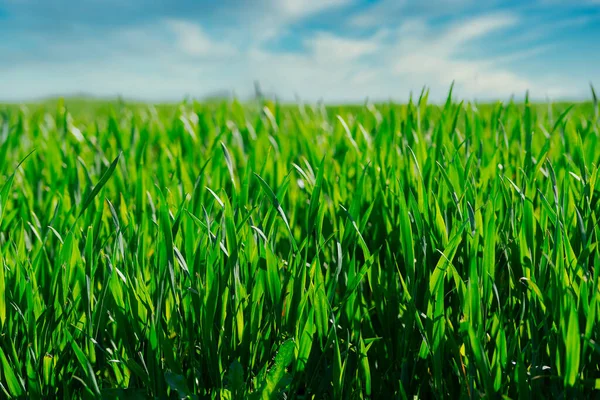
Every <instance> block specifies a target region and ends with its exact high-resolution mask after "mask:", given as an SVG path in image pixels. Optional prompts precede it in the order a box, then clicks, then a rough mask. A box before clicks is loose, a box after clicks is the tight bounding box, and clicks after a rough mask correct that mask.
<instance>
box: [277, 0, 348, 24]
mask: <svg viewBox="0 0 600 400" xmlns="http://www.w3.org/2000/svg"><path fill="white" fill-rule="evenodd" d="M351 1H352V0H276V1H273V2H272V3H273V7H275V8H276V9H277V10H279V12H280V13H281V16H283V17H285V18H286V19H290V20H296V19H300V18H303V17H306V16H309V15H313V14H316V13H319V12H321V11H325V10H329V9H334V8H339V7H342V6H346V5H348V4H350V3H351Z"/></svg>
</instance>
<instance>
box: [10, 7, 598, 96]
mask: <svg viewBox="0 0 600 400" xmlns="http://www.w3.org/2000/svg"><path fill="white" fill-rule="evenodd" d="M341 1H342V0H330V1H329V4H330V5H329V7H333V5H331V4H338V3H337V2H341ZM315 7H316V6H315ZM315 12H316V11H315ZM293 14H294V13H293V12H289V15H290V17H289V18H300V17H299V16H298V14H295V15H296V16H295V17H292V16H291V15H293ZM524 23H525V21H522V20H520V19H519V18H518V16H517V15H515V14H510V13H501V14H491V15H490V14H488V15H482V16H477V17H472V18H468V19H464V20H461V21H458V22H456V23H453V24H451V25H449V26H445V27H441V28H440V26H439V25H432V24H431V23H430V22H429V21H428V20H426V19H422V18H417V19H405V20H404V22H403V23H402V24H401V25H399V26H398V27H397V28H396V29H394V30H385V29H380V30H378V31H377V32H376V33H375V34H373V35H372V36H368V37H360V38H356V37H353V38H351V37H349V36H348V35H342V34H333V33H331V32H312V33H307V34H305V35H304V37H302V38H301V40H302V44H303V45H304V48H303V50H302V51H294V52H292V51H289V52H281V51H273V50H269V48H268V47H267V46H264V45H261V44H256V43H255V42H252V44H253V45H252V46H248V47H244V46H241V45H240V44H239V43H237V42H236V43H234V42H233V41H232V40H230V39H228V36H224V35H221V36H219V37H215V36H213V35H211V34H209V31H207V30H204V29H203V28H202V26H201V25H199V24H197V23H193V22H190V21H187V20H173V19H170V20H165V21H162V22H159V23H155V24H152V25H145V26H138V27H136V28H135V29H134V28H131V29H125V30H121V31H118V32H113V33H111V34H109V35H105V36H103V37H95V38H93V39H89V40H83V39H82V40H73V39H70V40H66V41H64V40H63V41H62V42H61V41H56V40H54V38H48V39H47V41H46V42H40V43H42V45H43V46H47V49H48V52H49V53H52V52H53V51H54V50H56V49H61V50H60V52H59V53H57V54H59V55H60V56H59V57H57V59H55V60H53V61H52V62H40V61H39V60H30V61H28V62H22V63H20V64H19V65H18V66H17V67H15V66H12V67H6V66H5V67H3V66H2V64H0V76H2V77H3V78H2V79H0V93H1V94H2V95H4V96H6V94H7V93H8V94H9V95H11V94H12V96H14V97H21V98H24V97H35V96H39V95H48V94H52V95H56V94H61V93H62V94H68V93H69V92H79V91H84V92H90V93H94V94H98V95H104V96H110V95H116V94H122V95H124V96H126V97H132V98H145V99H150V100H161V99H163V100H164V99H168V100H177V99H180V98H181V97H182V96H184V95H186V94H191V95H193V96H202V95H203V94H205V93H209V92H214V91H219V90H223V89H224V90H232V89H233V90H235V91H236V92H237V94H238V95H240V96H242V97H243V96H246V95H250V94H251V93H252V82H253V81H254V80H255V79H258V80H259V81H260V82H261V85H262V87H263V89H264V90H265V91H268V92H273V93H276V94H278V95H279V96H280V97H281V98H282V99H286V100H291V99H293V98H294V94H296V93H297V94H299V95H300V96H301V97H302V98H303V99H305V100H308V101H314V100H317V99H319V98H321V97H323V98H324V99H325V100H326V101H336V102H337V101H352V102H356V101H362V100H363V99H364V98H365V97H367V96H368V97H369V98H371V99H375V100H386V99H389V98H393V99H396V100H406V99H407V98H408V93H409V91H411V90H412V91H414V92H418V91H419V90H420V89H421V87H422V86H423V85H427V86H428V87H430V88H431V91H432V96H431V98H433V99H434V100H440V99H443V98H444V97H445V95H446V93H447V90H448V87H449V85H450V83H451V82H452V81H453V80H454V81H455V82H456V93H457V95H458V96H460V97H462V98H468V99H472V98H479V99H494V98H504V99H505V98H507V97H508V96H510V95H511V94H516V95H523V94H524V92H525V90H527V89H529V90H530V91H531V92H532V95H533V96H534V97H537V98H544V97H545V96H546V95H549V96H561V95H571V94H572V93H574V92H573V90H578V89H573V87H575V85H572V81H569V80H568V79H567V78H566V77H562V79H560V80H558V79H556V78H555V77H553V76H544V73H543V72H541V73H540V74H538V75H536V76H526V75H523V74H521V73H519V72H518V71H517V70H514V69H512V68H511V63H512V62H513V61H514V60H517V59H518V60H527V58H528V57H532V56H539V54H541V53H542V52H543V51H545V50H547V49H549V48H544V47H537V48H532V49H530V50H528V51H523V50H519V51H515V52H512V53H509V54H503V55H498V56H490V55H489V54H491V53H490V52H487V56H484V55H481V52H479V53H478V52H476V51H475V52H473V51H470V52H469V46H470V45H471V44H473V43H479V42H483V43H484V44H485V43H486V41H487V40H490V38H491V37H494V36H498V35H500V34H501V33H502V31H503V30H506V29H509V28H511V27H515V26H521V24H524ZM2 46H3V45H2V44H1V43H0V52H1V51H2V49H3V47H2ZM465 50H466V51H465ZM492 54H493V52H492ZM589 78H590V77H586V80H587V79H589ZM556 82H561V83H560V84H556ZM581 86H582V88H581V89H582V90H587V86H586V82H584V84H583V85H581ZM565 87H567V88H568V90H567V89H565ZM577 93H579V92H577ZM17 94H18V96H17Z"/></svg>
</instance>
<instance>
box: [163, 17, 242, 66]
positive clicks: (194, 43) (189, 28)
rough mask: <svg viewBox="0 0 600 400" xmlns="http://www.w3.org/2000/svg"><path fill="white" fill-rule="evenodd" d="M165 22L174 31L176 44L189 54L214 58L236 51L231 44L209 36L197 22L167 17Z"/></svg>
mask: <svg viewBox="0 0 600 400" xmlns="http://www.w3.org/2000/svg"><path fill="white" fill-rule="evenodd" d="M165 24H166V25H167V27H168V28H169V29H170V30H171V31H172V32H173V33H175V35H176V38H175V42H176V45H177V46H178V47H179V48H180V49H181V50H182V51H183V52H185V53H186V54H188V55H190V56H194V57H211V58H213V59H214V58H219V57H223V56H231V55H233V54H235V53H236V49H235V48H234V47H233V46H232V45H231V44H229V43H227V42H220V41H217V40H215V39H212V38H210V37H209V36H208V35H207V34H206V33H205V32H204V31H203V30H202V27H201V26H200V25H198V24H195V23H193V22H189V21H185V20H180V19H167V20H166V21H165Z"/></svg>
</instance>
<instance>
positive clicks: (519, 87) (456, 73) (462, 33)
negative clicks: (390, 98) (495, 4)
mask: <svg viewBox="0 0 600 400" xmlns="http://www.w3.org/2000/svg"><path fill="white" fill-rule="evenodd" d="M518 22H519V20H518V18H517V17H516V16H515V15H512V14H506V13H504V14H490V15H484V16H478V17H474V18H471V19H467V20H463V21H459V22H457V23H455V24H453V25H452V26H450V27H449V28H447V29H446V30H443V31H441V32H439V33H437V35H432V34H431V32H430V30H428V29H423V26H421V25H417V27H418V30H415V31H413V32H410V34H407V33H408V32H407V30H406V29H404V30H403V35H402V36H401V37H400V39H399V41H398V42H397V44H396V46H395V49H396V50H395V52H396V57H395V58H394V61H393V65H394V66H393V70H394V73H395V74H396V75H397V76H398V77H405V78H409V79H411V80H412V81H417V82H423V84H427V85H431V86H438V87H439V86H443V85H448V84H449V82H452V81H454V82H455V85H456V88H457V92H458V93H459V95H462V96H465V97H480V98H481V97H483V98H491V97H508V96H510V95H511V94H521V93H524V92H525V91H526V90H531V91H532V92H533V93H535V94H536V95H538V96H541V97H543V96H545V95H547V94H553V95H561V94H564V92H565V91H564V89H562V88H559V87H553V85H546V84H540V83H538V82H536V81H535V80H533V79H528V78H526V77H523V76H520V75H519V74H517V73H515V72H513V71H511V70H510V69H507V68H506V67H505V66H504V67H503V66H502V65H501V64H502V63H504V64H506V62H507V61H510V59H511V57H518V58H525V57H528V56H532V55H535V52H539V51H542V50H543V49H540V48H537V49H536V50H535V51H531V52H529V53H524V52H519V53H517V54H514V55H508V56H506V57H505V58H504V60H502V59H497V58H496V59H495V58H493V57H492V58H489V57H483V58H477V57H474V56H471V57H469V58H466V57H459V56H458V53H459V52H460V51H461V50H462V49H463V48H464V47H465V45H467V44H469V43H470V42H473V41H475V40H483V39H485V38H486V37H487V36H488V35H490V34H491V33H497V32H499V31H502V30H503V29H506V28H509V27H512V26H515V25H516V24H517V23H518ZM545 83H546V82H545Z"/></svg>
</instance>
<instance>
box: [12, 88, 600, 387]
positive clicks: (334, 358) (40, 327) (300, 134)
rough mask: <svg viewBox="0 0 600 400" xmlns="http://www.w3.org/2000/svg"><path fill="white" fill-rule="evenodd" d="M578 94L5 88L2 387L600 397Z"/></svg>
mask: <svg viewBox="0 0 600 400" xmlns="http://www.w3.org/2000/svg"><path fill="white" fill-rule="evenodd" d="M450 98H451V96H449V99H450ZM590 99H591V101H589V102H585V103H573V104H566V103H556V104H542V103H533V102H530V101H529V100H528V99H527V98H526V97H525V98H521V99H519V100H515V101H514V102H505V103H497V104H474V103H468V102H464V103H457V102H455V101H450V100H448V101H447V102H446V103H445V104H444V103H442V104H438V105H435V104H429V103H428V101H427V92H426V91H425V92H424V93H422V94H421V96H420V97H419V98H416V97H415V98H413V99H412V100H411V101H410V102H407V104H404V105H396V104H391V103H385V104H375V105H371V104H365V105H357V106H343V107H332V106H330V107H325V106H323V105H318V106H308V105H307V106H304V105H292V104H288V105H283V104H276V103H272V102H270V101H267V100H265V101H263V102H252V103H247V104H243V103H240V102H238V101H228V102H225V101H224V102H222V103H219V102H213V103H196V102H191V101H186V102H182V103H181V104H176V105H161V106H155V107H153V106H150V105H144V104H134V103H131V104H129V103H124V102H122V101H114V102H91V101H82V100H66V101H52V102H46V103H43V104H31V105H28V106H12V105H0V398H32V399H36V398H102V397H103V398H107V399H112V398H123V399H130V398H149V397H152V398H198V399H201V398H210V399H216V398H221V399H244V398H255V399H276V398H288V399H328V398H329V399H359V398H373V399H391V398H399V399H412V398H414V397H418V398H425V399H427V398H452V399H454V398H473V399H476V398H482V397H485V398H500V397H502V396H505V398H514V399H517V398H550V397H554V398H564V399H570V398H582V397H583V398H593V397H595V396H596V395H597V393H598V392H595V390H597V389H599V388H600V342H599V340H600V323H599V322H598V321H599V318H600V315H599V314H600V286H599V283H600V282H599V281H598V276H599V269H598V266H600V249H599V247H598V244H599V241H600V224H599V221H600V220H599V218H600V203H599V200H600V182H599V174H598V165H599V163H600V116H599V107H598V101H597V98H596V95H595V94H593V93H592V95H591V96H590Z"/></svg>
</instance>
